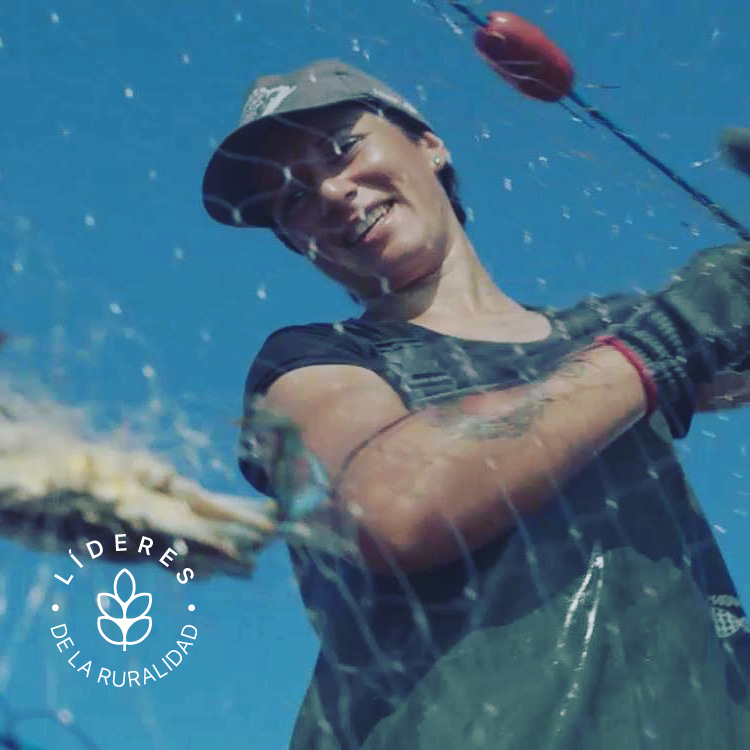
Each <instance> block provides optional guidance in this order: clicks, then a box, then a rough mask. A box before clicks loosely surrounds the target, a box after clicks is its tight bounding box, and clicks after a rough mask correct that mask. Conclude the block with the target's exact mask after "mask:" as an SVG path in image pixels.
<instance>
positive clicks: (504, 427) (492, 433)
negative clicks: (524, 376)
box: [435, 387, 549, 440]
mask: <svg viewBox="0 0 750 750" xmlns="http://www.w3.org/2000/svg"><path fill="white" fill-rule="evenodd" d="M548 401H549V398H548V397H547V395H546V394H545V393H544V389H543V388H542V387H536V388H532V389H531V392H530V393H529V394H528V396H527V397H526V398H524V399H523V400H522V401H521V402H520V403H519V404H518V405H517V406H516V407H515V408H513V409H512V410H511V411H509V412H508V413H507V414H502V415H498V414H469V413H466V412H465V411H463V410H462V408H461V404H460V402H453V403H451V404H446V405H443V406H440V407H438V409H437V411H436V412H435V414H436V420H435V421H436V424H438V425H439V426H440V427H442V428H443V429H445V430H447V431H448V432H449V433H451V434H452V435H455V437H461V438H468V439H470V440H496V439H497V438H518V437H521V436H522V435H524V434H525V433H526V432H527V431H528V429H529V428H530V427H531V425H532V424H533V423H534V421H535V420H536V419H538V418H539V415H540V414H541V413H542V412H543V410H544V407H545V404H546V403H547V402H548Z"/></svg>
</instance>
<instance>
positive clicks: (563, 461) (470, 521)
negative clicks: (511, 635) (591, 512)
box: [266, 347, 645, 570]
mask: <svg viewBox="0 0 750 750" xmlns="http://www.w3.org/2000/svg"><path fill="white" fill-rule="evenodd" d="M266 406H267V407H268V408H270V409H271V410H273V411H275V412H276V413H279V414H282V415H284V416H288V417H290V418H292V419H293V420H294V421H295V422H296V423H297V424H298V425H299V427H300V429H301V432H302V435H303V438H304V441H305V443H306V445H307V447H308V448H309V449H310V450H311V451H312V452H313V453H314V454H315V455H316V456H317V457H318V459H319V460H320V461H321V463H322V464H323V466H324V467H325V469H326V471H327V473H328V476H329V477H330V478H331V480H332V484H333V486H334V488H335V492H334V493H333V497H332V501H333V513H334V519H333V523H335V524H336V525H337V526H339V527H341V526H345V525H346V523H347V522H350V521H352V520H354V521H356V524H357V527H358V542H359V549H360V551H361V553H362V556H363V559H364V561H365V563H366V564H368V565H369V566H371V567H373V568H375V569H384V568H386V567H387V563H386V560H387V559H390V560H391V561H393V562H396V563H397V564H398V565H399V566H400V567H401V568H403V569H405V570H418V569H422V568H427V567H431V566H434V565H437V564H439V563H442V562H447V561H449V560H451V559H454V558H456V557H457V556H458V555H459V554H460V552H461V549H466V548H469V549H474V548H476V547H478V546H480V545H482V544H484V543H486V542H487V541H489V540H490V539H492V538H494V537H496V536H497V535H499V534H501V533H502V532H504V531H506V530H507V529H508V528H510V527H511V526H512V525H513V524H514V523H515V522H516V519H517V517H518V515H519V514H523V513H525V512H530V511H533V510H535V509H537V508H539V507H540V506H541V505H542V504H543V503H544V502H546V501H549V500H550V499H552V498H553V497H554V496H555V491H556V489H557V488H558V487H559V486H560V485H561V484H562V483H564V482H565V481H567V480H568V479H569V478H570V477H571V476H572V475H574V474H575V473H576V472H577V471H579V470H580V469H581V468H583V467H584V466H585V465H586V464H587V463H588V462H589V461H590V460H591V459H592V458H593V456H594V455H595V454H596V453H597V452H599V451H601V450H602V449H603V448H605V447H606V446H607V445H609V444H610V443H611V442H612V441H613V440H614V439H615V438H617V437H618V436H619V435H621V434H622V433H623V432H624V431H625V430H627V429H628V428H629V427H630V426H632V425H633V424H634V423H635V422H636V421H637V420H638V419H640V418H641V417H642V416H643V414H644V411H645V398H644V394H643V389H642V386H641V382H640V380H639V377H638V375H637V373H636V372H635V370H634V369H633V367H632V366H631V365H630V364H629V363H628V362H627V361H626V360H625V359H624V358H623V357H622V356H621V355H620V354H619V353H618V352H617V351H615V350H613V349H610V348H609V347H600V348H596V349H591V350H588V351H586V352H584V353H582V354H581V355H580V357H579V358H577V359H575V360H569V361H567V362H566V363H565V364H564V365H563V367H562V368H561V369H560V370H559V371H557V372H556V373H553V374H552V375H551V376H550V377H548V378H547V379H545V380H544V381H541V382H540V383H537V384H534V385H529V386H523V387H517V388H512V389H508V390H503V391H493V392H489V393H484V394H475V395H472V396H468V397H465V398H462V399H460V400H457V401H456V402H454V403H453V404H451V405H448V406H441V407H431V408H428V409H424V410H420V411H417V412H413V413H409V412H408V411H407V410H406V409H405V407H404V405H403V404H402V402H401V400H400V398H399V397H398V395H397V394H396V393H395V392H394V391H393V390H392V389H391V388H390V387H389V386H388V385H387V384H386V383H384V381H383V380H382V379H380V378H379V377H378V376H377V375H375V374H374V373H372V372H370V371H368V370H365V369H363V368H359V367H353V366H344V365H317V366H313V367H307V368H301V369H299V370H295V371H293V372H290V373H287V374H286V375H283V376H282V377H281V378H279V379H278V380H277V381H276V382H275V383H274V385H273V386H272V387H271V389H270V391H269V393H268V396H267V403H266ZM354 446H358V447H356V448H354V449H353V447H354Z"/></svg>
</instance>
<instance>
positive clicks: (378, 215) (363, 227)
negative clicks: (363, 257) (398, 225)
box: [344, 200, 393, 247]
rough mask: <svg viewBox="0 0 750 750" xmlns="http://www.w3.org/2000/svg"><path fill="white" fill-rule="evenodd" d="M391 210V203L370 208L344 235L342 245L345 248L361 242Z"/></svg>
mask: <svg viewBox="0 0 750 750" xmlns="http://www.w3.org/2000/svg"><path fill="white" fill-rule="evenodd" d="M391 208H393V201H392V200H391V201H386V202H385V203H379V204H378V205H377V206H373V207H372V208H370V209H369V210H368V211H367V213H366V214H365V215H364V216H363V217H362V218H361V219H360V220H359V221H357V223H356V224H354V226H353V227H351V228H350V229H349V231H347V233H346V234H345V235H344V244H345V245H346V246H347V247H353V246H354V245H356V244H358V243H360V242H362V240H364V239H365V238H366V237H367V235H368V234H370V232H371V231H372V230H373V228H374V227H375V226H377V225H378V224H379V223H380V222H381V221H382V220H383V219H384V218H385V217H386V216H387V215H388V214H389V213H390V210H391Z"/></svg>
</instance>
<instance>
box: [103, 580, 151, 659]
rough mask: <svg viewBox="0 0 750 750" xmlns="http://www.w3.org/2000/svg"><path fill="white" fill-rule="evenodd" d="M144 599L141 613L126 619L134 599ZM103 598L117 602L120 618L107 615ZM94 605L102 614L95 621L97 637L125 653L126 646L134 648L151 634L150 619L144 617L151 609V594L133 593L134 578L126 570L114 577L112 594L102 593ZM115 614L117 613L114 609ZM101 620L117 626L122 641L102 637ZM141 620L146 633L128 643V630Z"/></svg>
mask: <svg viewBox="0 0 750 750" xmlns="http://www.w3.org/2000/svg"><path fill="white" fill-rule="evenodd" d="M123 576H125V577H126V578H123ZM121 579H122V580H121ZM128 583H129V584H130V591H129V593H130V596H129V597H128V598H127V599H126V598H125V596H126V595H127V593H128V591H127V588H128ZM144 597H145V605H146V608H145V609H144V610H143V612H142V613H141V614H139V615H138V616H137V617H128V609H129V608H130V605H131V604H133V602H134V601H136V599H142V598H144ZM105 598H106V599H110V600H113V601H115V602H117V604H118V605H119V606H120V612H122V617H113V616H112V615H109V614H107V612H106V610H105V607H104V599H105ZM96 603H97V604H98V605H99V611H100V612H102V616H101V617H100V618H99V619H98V620H97V621H96V626H97V628H98V629H99V635H101V637H102V638H104V640H105V641H107V642H108V643H112V644H113V645H115V646H122V650H123V651H126V650H127V647H128V646H135V644H136V643H140V642H141V641H143V640H145V638H146V636H148V634H149V633H150V632H151V624H152V621H151V618H150V617H148V616H147V615H146V613H147V612H148V611H149V610H150V609H151V594H147V593H143V594H136V593H135V578H133V576H132V575H131V573H130V571H129V570H128V569H127V568H123V569H122V570H121V571H120V572H119V573H118V574H117V576H116V577H115V585H114V592H113V593H111V594H110V593H106V592H103V593H101V594H99V595H97V597H96ZM115 612H117V610H116V609H115ZM131 614H132V612H131ZM103 620H111V621H112V622H114V623H115V625H117V627H118V628H119V629H120V631H121V632H122V640H120V641H113V640H112V639H111V638H108V637H107V636H106V635H104V633H103V632H102V621H103ZM141 620H147V621H148V629H147V630H146V633H145V634H144V635H143V636H141V637H140V638H139V639H138V640H137V641H129V640H128V630H130V626H131V625H133V623H136V622H140V621H141Z"/></svg>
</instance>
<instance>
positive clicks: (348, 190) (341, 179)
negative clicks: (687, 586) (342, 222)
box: [319, 172, 357, 210]
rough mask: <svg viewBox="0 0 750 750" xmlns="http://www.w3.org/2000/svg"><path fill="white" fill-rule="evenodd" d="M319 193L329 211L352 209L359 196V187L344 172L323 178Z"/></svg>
mask: <svg viewBox="0 0 750 750" xmlns="http://www.w3.org/2000/svg"><path fill="white" fill-rule="evenodd" d="M319 192H320V197H321V198H322V199H323V204H324V206H325V208H326V209H327V210H331V209H333V210H336V209H338V210H341V209H342V208H350V207H351V204H352V201H353V200H354V198H355V197H356V195H357V186H356V185H355V184H354V182H353V181H352V180H351V179H350V178H349V177H347V176H346V175H345V174H344V173H343V172H338V173H334V174H327V175H324V176H322V177H321V179H320V186H319Z"/></svg>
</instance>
